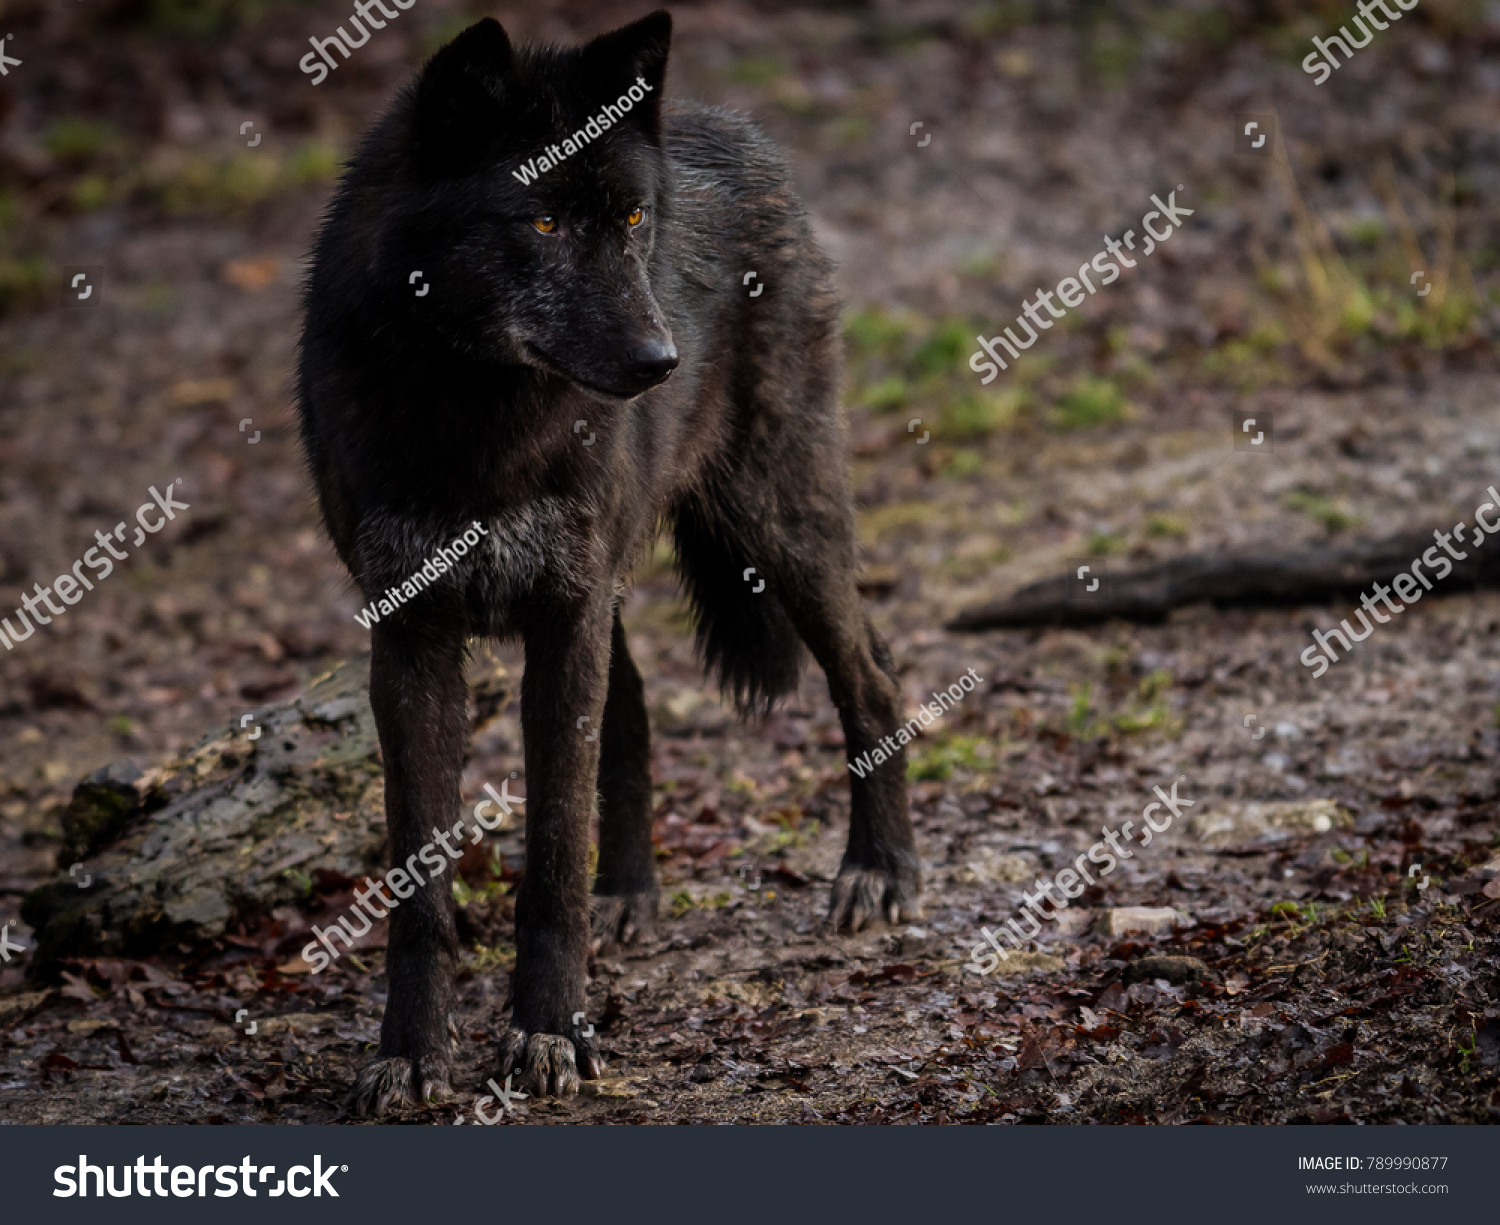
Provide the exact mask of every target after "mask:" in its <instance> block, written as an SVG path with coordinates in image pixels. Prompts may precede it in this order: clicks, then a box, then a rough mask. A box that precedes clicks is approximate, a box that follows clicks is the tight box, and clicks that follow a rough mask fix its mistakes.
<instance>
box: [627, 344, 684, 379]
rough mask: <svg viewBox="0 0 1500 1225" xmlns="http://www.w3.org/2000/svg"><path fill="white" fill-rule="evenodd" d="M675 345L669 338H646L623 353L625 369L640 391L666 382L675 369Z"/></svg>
mask: <svg viewBox="0 0 1500 1225" xmlns="http://www.w3.org/2000/svg"><path fill="white" fill-rule="evenodd" d="M677 362H678V357H677V346H676V345H675V344H673V343H672V342H671V341H670V340H648V341H647V342H646V343H645V344H643V345H637V346H636V347H635V348H633V349H631V350H630V352H628V353H627V354H625V371H626V375H627V376H628V377H629V379H630V381H631V382H632V383H634V384H635V385H636V387H638V388H639V389H640V390H641V391H646V390H648V389H649V388H652V387H655V386H656V385H657V384H658V383H664V382H666V379H667V376H668V375H669V374H671V373H672V371H674V370H676V369H677Z"/></svg>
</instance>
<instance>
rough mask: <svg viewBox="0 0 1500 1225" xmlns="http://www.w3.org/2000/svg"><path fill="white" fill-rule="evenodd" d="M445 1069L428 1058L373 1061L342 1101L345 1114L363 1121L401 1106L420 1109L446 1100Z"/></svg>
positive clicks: (444, 1065)
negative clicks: (425, 1103) (432, 1102)
mask: <svg viewBox="0 0 1500 1225" xmlns="http://www.w3.org/2000/svg"><path fill="white" fill-rule="evenodd" d="M450 1092H451V1090H450V1088H449V1085H448V1067H447V1065H446V1064H445V1063H443V1062H442V1061H441V1060H439V1059H437V1058H435V1057H432V1056H429V1057H427V1058H425V1059H419V1060H417V1061H416V1062H415V1063H413V1061H412V1060H410V1059H406V1058H403V1057H402V1056H399V1055H396V1056H392V1057H390V1058H387V1059H376V1060H374V1062H372V1063H368V1064H366V1065H365V1066H364V1067H363V1068H361V1069H360V1073H359V1076H358V1077H356V1078H355V1081H354V1087H353V1088H352V1089H350V1090H349V1096H348V1098H346V1099H345V1101H344V1113H345V1114H346V1115H354V1116H355V1117H356V1118H363V1117H365V1116H366V1115H381V1114H385V1113H386V1112H387V1111H388V1110H391V1109H393V1108H396V1107H401V1106H420V1105H421V1104H422V1103H423V1102H426V1101H436V1100H440V1099H442V1098H445V1097H447V1096H448V1094H449V1093H450Z"/></svg>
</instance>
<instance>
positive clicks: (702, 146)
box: [662, 101, 787, 186]
mask: <svg viewBox="0 0 1500 1225" xmlns="http://www.w3.org/2000/svg"><path fill="white" fill-rule="evenodd" d="M662 136H663V138H664V141H665V144H666V149H667V155H668V156H669V157H670V158H671V159H672V164H673V167H674V169H676V170H677V171H678V172H679V173H682V172H686V173H688V174H696V175H701V176H703V177H704V178H705V179H708V180H713V179H718V180H720V181H722V182H723V183H724V184H725V185H726V186H727V185H729V184H731V183H755V184H758V185H760V186H765V185H766V184H767V183H768V182H781V181H783V180H785V179H786V177H787V168H786V163H785V162H784V161H783V160H782V157H781V153H780V151H779V150H778V149H777V148H776V145H775V143H774V142H773V141H772V140H771V138H770V137H769V136H767V135H766V134H765V133H764V132H762V131H761V130H760V128H759V127H757V126H756V124H755V121H754V120H753V119H751V118H750V117H749V116H748V115H745V114H742V113H740V112H739V111H732V110H728V109H727V108H725V107H721V106H702V105H700V104H698V103H693V102H679V101H673V102H670V103H668V104H667V106H666V107H665V108H664V109H663V111H662Z"/></svg>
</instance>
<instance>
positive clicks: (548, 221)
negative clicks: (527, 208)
mask: <svg viewBox="0 0 1500 1225" xmlns="http://www.w3.org/2000/svg"><path fill="white" fill-rule="evenodd" d="M531 224H532V225H534V226H536V228H537V229H538V230H540V231H541V232H542V233H543V234H550V233H552V231H553V230H555V229H557V221H556V220H555V219H554V218H552V217H536V218H533V219H532V222H531Z"/></svg>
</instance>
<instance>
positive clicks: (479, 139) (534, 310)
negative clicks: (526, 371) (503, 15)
mask: <svg viewBox="0 0 1500 1225" xmlns="http://www.w3.org/2000/svg"><path fill="white" fill-rule="evenodd" d="M671 32H672V19H671V17H670V16H669V15H668V14H667V13H666V12H665V11H661V12H656V13H653V14H651V15H650V16H649V17H646V18H644V19H642V20H640V21H637V22H635V23H634V24H633V25H629V26H626V27H624V28H623V29H620V30H616V31H615V32H613V33H611V34H605V35H602V36H601V37H599V38H596V39H594V41H592V42H590V43H588V44H586V45H584V46H582V47H577V48H571V49H567V50H558V49H556V48H551V47H526V48H522V49H520V50H517V49H514V48H513V47H512V46H511V42H510V39H509V37H507V35H506V33H505V31H504V30H503V29H502V28H501V27H500V25H499V24H498V23H497V22H495V21H494V20H492V19H490V18H486V19H485V20H483V21H481V22H479V23H478V24H476V25H473V26H471V27H469V29H467V30H465V31H464V32H463V33H462V34H460V35H459V36H458V37H457V38H456V39H454V41H453V42H451V43H449V44H448V45H447V46H446V47H444V48H443V49H442V50H441V51H439V52H438V53H437V54H436V55H435V56H433V58H432V60H431V61H430V62H429V63H428V64H427V66H426V68H425V69H424V70H423V71H422V74H421V76H420V78H419V79H418V80H417V81H416V83H415V84H414V85H413V86H412V88H411V89H410V90H409V91H408V93H407V95H406V97H405V99H404V100H403V103H402V105H401V107H399V108H398V117H397V122H396V124H395V126H394V128H392V129H387V132H388V133H390V134H391V135H394V136H396V138H397V143H398V149H399V151H398V152H397V153H396V156H395V164H396V167H398V170H397V177H398V178H399V180H400V183H399V187H397V188H396V190H394V191H390V192H382V193H380V195H381V196H382V197H383V200H382V204H383V206H384V207H382V208H380V210H379V212H380V215H379V217H378V219H377V218H371V220H372V221H373V223H374V225H375V226H377V227H378V230H379V238H378V240H377V242H376V243H375V249H376V256H375V263H376V265H377V271H378V274H379V276H380V279H381V280H382V281H383V282H386V281H392V282H393V283H394V284H397V285H400V286H403V287H404V285H405V281H406V279H407V276H408V275H409V270H416V269H420V270H421V271H422V272H423V279H424V280H426V281H428V282H429V283H430V285H431V289H430V290H429V291H428V292H429V293H430V295H431V297H430V298H429V299H428V300H426V301H422V302H417V301H412V300H411V299H410V298H408V299H407V300H408V302H409V303H410V308H411V309H412V310H414V311H416V312H417V313H418V314H419V315H420V316H421V318H423V319H425V320H426V321H427V323H428V324H429V325H431V326H432V327H435V328H436V329H437V331H438V332H439V333H441V334H442V336H443V337H444V338H445V339H446V340H447V341H448V342H449V343H451V344H452V345H453V346H454V347H455V348H457V349H458V350H460V351H462V352H464V353H467V354H468V355H470V356H472V357H475V358H478V359H480V360H492V361H500V362H505V363H509V364H521V365H527V366H533V367H537V368H540V369H543V370H546V371H549V372H551V373H553V374H556V375H560V376H562V377H564V378H566V379H568V380H570V381H572V382H573V383H576V384H578V385H580V386H582V387H586V388H588V389H590V390H592V391H595V392H600V393H603V394H605V395H609V396H614V397H621V398H628V397H631V396H635V395H639V394H640V393H641V392H643V391H646V390H648V389H649V388H651V387H654V386H656V385H657V384H658V383H661V382H662V381H663V380H665V379H666V378H667V376H668V375H670V374H671V372H672V371H673V369H675V368H676V366H677V349H676V346H675V345H674V344H673V342H672V333H671V329H670V328H669V327H668V326H667V321H666V318H665V316H664V315H663V312H662V310H661V308H660V307H659V305H658V304H657V301H656V299H655V297H654V296H653V294H652V288H651V280H650V276H649V275H648V269H649V266H650V261H651V252H652V248H653V245H654V243H655V240H656V237H657V234H658V232H659V228H660V226H661V224H662V222H663V220H664V218H665V210H666V209H667V208H669V207H670V200H671V193H670V189H669V187H670V184H669V179H670V169H669V165H668V161H667V158H666V157H665V155H664V153H663V151H662V146H661V134H660V115H661V96H662V86H663V79H664V77H665V75H666V66H667V51H668V46H669V43H670V40H671ZM381 160H382V161H385V159H381ZM385 164H386V165H387V166H390V165H391V162H389V161H386V162H385ZM411 292H412V294H413V295H414V294H415V291H411Z"/></svg>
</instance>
